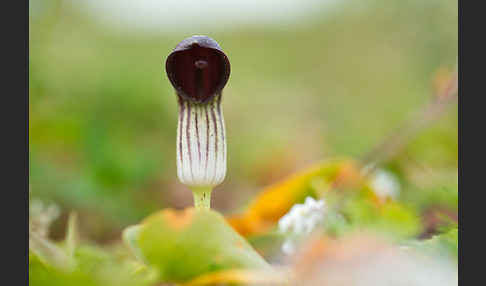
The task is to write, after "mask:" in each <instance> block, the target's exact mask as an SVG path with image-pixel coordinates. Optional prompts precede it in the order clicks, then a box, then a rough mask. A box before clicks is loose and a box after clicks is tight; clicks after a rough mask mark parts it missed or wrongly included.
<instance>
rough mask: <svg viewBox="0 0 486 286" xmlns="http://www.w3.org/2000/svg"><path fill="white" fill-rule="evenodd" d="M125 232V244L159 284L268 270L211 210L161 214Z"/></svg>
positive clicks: (166, 211) (243, 240)
mask: <svg viewBox="0 0 486 286" xmlns="http://www.w3.org/2000/svg"><path fill="white" fill-rule="evenodd" d="M129 232H130V234H127V233H125V235H124V237H125V240H126V241H127V243H128V244H130V245H132V248H135V249H138V251H139V253H140V254H141V256H142V257H143V259H144V260H145V261H146V262H147V263H148V265H151V266H153V267H155V268H156V269H157V270H158V271H159V274H160V279H161V281H186V280H189V279H191V278H195V277H197V276H199V275H202V274H205V273H208V272H214V271H219V270H225V269H267V268H268V267H269V265H268V264H267V263H266V262H265V261H264V260H263V258H262V257H261V256H260V255H259V254H258V253H256V252H255V251H254V250H253V249H252V247H251V246H250V245H249V244H248V242H246V240H245V239H244V238H243V237H241V236H240V235H239V234H237V233H236V232H235V231H234V230H233V229H232V228H231V227H230V226H229V225H228V224H227V223H226V221H225V220H224V218H223V217H222V216H221V215H220V214H218V213H216V212H214V211H211V210H203V209H195V210H194V209H187V210H185V211H184V212H181V213H177V212H174V211H171V210H164V211H162V212H159V213H156V214H154V215H151V216H150V217H148V218H147V219H146V220H144V222H143V223H142V224H140V225H139V227H137V228H136V229H135V230H134V229H133V228H132V229H129ZM134 237H135V238H134ZM133 238H134V239H133ZM138 251H137V252H138Z"/></svg>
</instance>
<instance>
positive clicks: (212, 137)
mask: <svg viewBox="0 0 486 286" xmlns="http://www.w3.org/2000/svg"><path fill="white" fill-rule="evenodd" d="M166 71H167V76H168V78H169V80H170V82H171V83H172V85H173V86H174V89H175V91H176V94H177V97H178V104H179V118H178V126H177V144H176V145H177V176H178V178H179V180H180V181H181V182H182V183H183V184H185V185H187V186H189V188H190V189H191V191H192V192H193V195H194V204H195V207H196V208H209V207H210V199H211V191H212V189H213V188H214V187H215V186H217V185H219V184H220V183H221V182H222V181H223V180H224V177H225V175H226V136H225V126H224V118H223V112H222V108H221V98H222V90H223V87H224V86H225V85H226V82H227V81H228V78H229V73H230V65H229V61H228V58H227V57H226V55H225V54H224V53H223V52H222V51H221V48H220V47H219V45H218V44H217V43H216V42H215V41H214V40H213V39H211V38H208V37H206V36H192V37H190V38H187V39H185V40H183V41H182V42H181V43H179V44H178V45H177V47H176V48H175V49H174V51H173V52H172V53H171V54H170V55H169V56H168V58H167V61H166Z"/></svg>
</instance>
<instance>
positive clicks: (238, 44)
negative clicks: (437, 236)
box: [29, 0, 458, 242]
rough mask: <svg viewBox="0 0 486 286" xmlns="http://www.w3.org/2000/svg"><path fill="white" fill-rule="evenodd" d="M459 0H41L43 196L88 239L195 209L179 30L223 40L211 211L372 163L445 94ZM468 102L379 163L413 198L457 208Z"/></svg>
mask: <svg viewBox="0 0 486 286" xmlns="http://www.w3.org/2000/svg"><path fill="white" fill-rule="evenodd" d="M457 14H458V13H457V1H452V0H426V1H425V0H411V1H400V0H387V1H378V0H366V1H365V0H360V1H358V0H347V1H344V0H343V1H337V0H335V1H332V0H327V1H324V0H323V1H317V0H285V1H270V0H260V1H256V0H252V1H248V0H247V1H244V0H242V1H224V0H207V1H182V0H179V1H169V0H167V1H155V0H138V1H129V0H90V1H74V0H31V1H30V27H29V28H30V34H29V45H30V52H29V56H30V57H29V91H30V102H29V114H30V115H29V116H30V118H29V140H30V141H29V149H30V150H29V151H30V195H31V197H33V198H40V199H43V200H47V201H52V202H55V203H56V204H57V205H59V206H60V208H61V210H62V216H61V219H60V220H57V221H56V222H55V224H54V225H53V230H52V233H51V235H52V236H53V238H56V237H60V236H62V235H63V233H64V228H65V224H66V217H67V214H68V213H69V212H70V211H72V210H75V211H76V212H77V213H78V214H79V218H80V226H81V229H82V230H83V232H84V233H86V234H87V235H88V236H89V237H90V239H93V240H96V241H99V242H108V241H111V240H114V239H117V238H119V234H120V231H121V229H122V228H123V227H125V226H127V225H130V224H134V223H137V222H138V221H139V220H140V219H142V218H143V217H145V216H146V215H148V214H149V213H151V212H153V211H155V210H158V209H161V208H164V207H174V208H183V207H186V206H189V205H191V204H192V195H191V193H190V191H189V190H188V189H187V188H186V187H185V186H183V185H182V184H180V183H179V182H178V180H177V176H176V168H175V166H176V165H175V148H176V146H175V141H176V138H175V136H176V125H177V113H178V110H177V103H176V97H175V95H174V92H173V89H172V86H171V85H170V83H169V82H168V80H167V77H166V74H165V68H164V63H165V59H166V56H167V55H168V54H169V53H170V51H171V50H172V48H174V47H175V45H176V44H177V43H178V42H179V41H181V40H182V39H184V38H186V37H189V36H191V35H194V34H204V35H207V36H210V37H212V38H214V39H215V40H216V41H218V42H219V43H220V45H221V47H222V48H223V50H224V51H225V53H226V54H227V55H228V57H229V59H230V61H231V66H232V71H231V76H230V80H229V82H228V84H227V86H226V88H225V90H224V96H223V98H224V99H223V108H224V114H225V121H226V128H227V140H228V141H227V145H228V173H227V176H226V180H225V182H224V183H223V184H222V185H220V186H219V187H217V188H216V190H215V191H214V192H213V206H214V208H215V209H217V210H218V211H220V212H222V213H224V214H231V213H235V212H237V211H238V210H239V209H241V208H242V207H243V206H245V204H247V203H248V202H249V201H250V200H251V199H252V197H254V196H255V194H256V193H257V192H258V191H259V190H260V189H261V188H262V187H264V186H267V185H269V184H271V183H273V182H276V181H278V180H280V179H282V178H284V177H285V176H287V175H289V174H292V173H293V172H295V171H297V170H300V169H302V168H305V167H306V166H309V165H310V164H312V163H315V162H319V161H322V160H326V159H328V158H335V157H351V158H355V159H357V160H359V159H360V158H362V156H364V155H366V154H367V153H368V152H370V151H371V150H372V149H373V147H374V146H376V145H377V144H379V143H380V142H382V141H383V140H384V139H385V138H386V136H387V135H388V134H390V133H391V132H393V131H395V130H396V128H397V127H398V126H400V124H401V123H402V122H403V121H404V120H407V119H408V118H410V116H413V114H414V113H415V112H417V110H420V109H421V108H422V107H423V106H424V105H426V104H428V103H429V102H430V101H431V100H433V97H434V94H435V91H436V89H437V86H438V85H440V82H441V79H443V78H444V75H447V74H448V73H449V72H451V71H453V70H454V68H455V66H456V64H457V52H458V39H457V26H458V15H457ZM457 149H458V138H457V105H452V106H451V107H449V108H448V110H447V111H446V113H444V114H443V116H442V117H440V118H437V119H436V120H435V121H434V122H433V124H432V125H430V126H428V127H427V128H426V129H425V130H423V131H422V132H421V133H419V134H418V135H417V136H416V137H414V138H410V140H409V141H407V144H406V146H405V147H404V148H403V149H401V150H400V152H399V153H398V154H397V156H395V157H393V158H391V160H388V161H387V162H385V164H384V165H383V166H382V167H383V168H386V169H388V170H390V171H391V172H393V173H394V174H395V175H396V176H397V177H399V179H400V182H401V184H402V191H401V194H400V196H401V199H402V200H403V201H404V202H405V203H407V204H408V205H410V206H412V207H415V208H417V209H418V210H419V211H420V212H421V213H422V214H424V220H427V219H428V218H427V217H426V214H427V213H428V211H430V210H431V209H434V208H435V209H437V208H438V209H441V210H444V212H445V213H446V214H448V215H449V216H451V217H457V162H458V159H457V158H458V152H457Z"/></svg>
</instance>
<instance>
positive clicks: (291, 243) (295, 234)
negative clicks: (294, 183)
mask: <svg viewBox="0 0 486 286" xmlns="http://www.w3.org/2000/svg"><path fill="white" fill-rule="evenodd" d="M324 214H325V203H324V201H323V200H319V201H316V200H315V199H313V198H312V197H307V198H306V199H305V202H304V204H295V205H294V206H292V208H291V209H290V211H289V212H288V213H287V214H285V215H284V216H283V217H282V218H281V219H280V220H279V222H278V228H279V231H280V232H281V233H285V234H287V235H288V238H287V239H286V240H285V242H284V243H283V245H282V251H283V252H284V253H285V254H292V253H294V252H295V249H296V244H297V242H298V240H301V239H302V238H303V236H306V235H309V234H310V233H311V232H312V231H313V230H315V229H316V227H317V226H318V225H319V224H321V223H322V222H323V220H324Z"/></svg>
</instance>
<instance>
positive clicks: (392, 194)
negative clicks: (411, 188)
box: [371, 170, 400, 199]
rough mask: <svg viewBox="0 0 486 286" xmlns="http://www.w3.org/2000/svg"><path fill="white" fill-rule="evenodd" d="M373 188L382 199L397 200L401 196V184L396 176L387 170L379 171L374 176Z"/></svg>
mask: <svg viewBox="0 0 486 286" xmlns="http://www.w3.org/2000/svg"><path fill="white" fill-rule="evenodd" d="M371 186H372V188H373V192H374V193H375V194H376V195H377V196H379V197H380V198H392V199H396V198H397V197H398V195H399V194H400V183H399V182H398V179H397V177H396V176H395V175H393V174H392V173H390V172H387V171H385V170H378V171H377V172H376V174H375V175H374V176H373V179H372V182H371Z"/></svg>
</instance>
